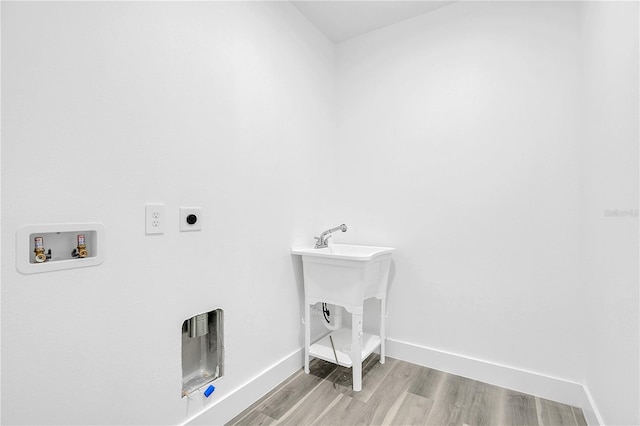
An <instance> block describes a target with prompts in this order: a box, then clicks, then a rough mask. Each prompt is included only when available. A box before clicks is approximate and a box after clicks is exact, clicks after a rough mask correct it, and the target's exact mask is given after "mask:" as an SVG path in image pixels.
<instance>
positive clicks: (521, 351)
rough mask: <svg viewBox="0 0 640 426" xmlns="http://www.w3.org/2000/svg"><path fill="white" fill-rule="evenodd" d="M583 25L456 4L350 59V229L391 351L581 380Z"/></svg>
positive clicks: (573, 9)
mask: <svg viewBox="0 0 640 426" xmlns="http://www.w3.org/2000/svg"><path fill="white" fill-rule="evenodd" d="M578 29H579V16H578V8H577V5H576V4H573V3H561V4H548V3H545V4H532V3H519V2H518V3H504V2H494V3H489V2H487V3H485V2H469V3H455V4H452V5H449V6H447V7H444V8H441V9H438V10H436V11H434V12H432V13H428V14H425V15H422V16H419V17H416V18H413V19H411V20H408V21H405V22H403V23H399V24H396V25H393V26H390V27H387V28H384V29H381V30H379V31H375V32H372V33H369V34H366V35H364V36H361V37H358V38H356V39H353V40H350V41H347V42H345V43H341V44H340V45H338V46H337V56H336V63H337V69H338V71H337V78H338V82H337V87H338V90H337V93H338V114H337V117H338V137H339V139H340V148H341V151H342V153H341V158H342V162H341V163H340V167H341V171H342V174H341V180H342V181H343V182H344V185H345V191H344V194H346V196H345V197H344V198H343V199H342V205H343V208H344V209H345V222H346V223H348V224H351V223H353V224H355V225H356V226H353V227H351V229H350V232H352V233H353V234H352V236H353V237H354V240H355V242H361V243H376V244H380V245H389V246H393V247H397V248H398V250H397V252H395V253H394V259H395V262H396V274H395V282H394V284H393V286H392V288H391V291H390V295H389V304H388V306H389V321H388V336H389V338H392V339H396V340H399V341H404V342H410V343H412V344H416V345H421V346H426V347H431V348H434V349H438V350H443V351H447V352H452V353H457V354H460V355H465V356H472V357H475V358H477V359H483V360H490V361H492V362H494V363H498V364H502V365H507V366H512V367H516V368H522V369H526V370H529V371H534V372H537V373H540V374H546V375H551V376H556V377H559V378H564V379H566V380H571V381H579V379H580V378H581V377H582V371H583V368H582V366H583V363H584V360H583V354H582V339H581V337H582V331H581V330H582V326H583V325H582V321H581V313H582V310H583V301H582V297H581V293H582V285H583V283H582V282H581V281H580V277H581V276H580V273H579V268H580V262H579V248H580V247H579V236H580V211H579V202H580V187H579V185H580V170H579V165H580V164H579V161H578V158H577V156H576V153H577V152H578V151H579V149H580V148H579V144H578V141H577V138H576V132H577V128H576V122H577V120H578V119H579V114H578V108H577V107H578V100H577V93H578V90H579V79H578V76H579V70H578V61H579V57H578V55H579V50H578V47H579V38H578Z"/></svg>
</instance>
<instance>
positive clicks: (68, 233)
mask: <svg viewBox="0 0 640 426" xmlns="http://www.w3.org/2000/svg"><path fill="white" fill-rule="evenodd" d="M104 234H105V232H104V226H102V224H101V223H57V224H49V225H47V224H43V225H26V226H23V227H21V228H20V229H18V232H16V251H17V253H16V268H17V269H18V271H19V272H21V273H23V274H36V273H39V272H50V271H59V270H61V269H72V268H83V267H86V266H96V265H99V264H101V263H102V262H104V255H105V250H104V247H105V243H104V239H105V237H104ZM40 245H41V246H42V247H43V248H44V249H45V250H46V259H45V260H43V257H42V247H39V246H40ZM80 253H81V254H80ZM82 256H84V257H82Z"/></svg>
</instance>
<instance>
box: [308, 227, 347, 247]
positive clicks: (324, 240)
mask: <svg viewBox="0 0 640 426" xmlns="http://www.w3.org/2000/svg"><path fill="white" fill-rule="evenodd" d="M338 230H340V231H342V232H347V225H345V224H344V223H343V224H342V225H340V226H336V227H335V228H331V229H327V230H326V231H324V232H323V233H322V234H320V236H319V237H313V238H315V239H316V240H318V241H316V246H315V248H317V249H318V248H325V247H329V238H331V233H332V232H335V231H338Z"/></svg>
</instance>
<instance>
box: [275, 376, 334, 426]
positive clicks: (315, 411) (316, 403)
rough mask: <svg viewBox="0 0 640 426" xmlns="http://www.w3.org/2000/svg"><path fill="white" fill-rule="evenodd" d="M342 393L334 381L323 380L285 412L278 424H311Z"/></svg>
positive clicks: (295, 425) (296, 425)
mask: <svg viewBox="0 0 640 426" xmlns="http://www.w3.org/2000/svg"><path fill="white" fill-rule="evenodd" d="M341 394H342V392H340V390H338V389H337V388H336V387H334V385H333V383H332V382H330V381H328V380H323V381H322V382H320V384H318V386H316V387H315V388H313V390H312V391H311V392H309V393H308V394H307V395H305V397H304V398H303V399H301V400H300V401H299V403H298V404H296V405H295V406H294V407H292V409H291V411H290V412H288V413H285V415H283V416H282V417H281V418H280V419H279V420H278V424H282V425H293V426H298V425H308V424H311V423H312V422H313V421H314V420H316V419H317V418H318V417H319V416H320V415H321V414H322V413H323V412H324V411H325V409H326V408H327V407H328V406H329V405H330V404H331V403H332V402H333V401H334V400H335V399H336V397H338V396H340V395H341Z"/></svg>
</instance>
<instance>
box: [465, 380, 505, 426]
mask: <svg viewBox="0 0 640 426" xmlns="http://www.w3.org/2000/svg"><path fill="white" fill-rule="evenodd" d="M501 396H502V388H500V387H498V386H493V385H490V384H487V383H482V382H478V381H475V380H471V382H470V383H469V386H468V387H467V389H466V392H465V397H464V402H463V412H462V415H461V419H460V420H461V421H462V422H463V423H464V424H468V425H473V426H492V425H497V424H500V423H501V421H502V416H501V413H500V409H501V404H500V398H501Z"/></svg>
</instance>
